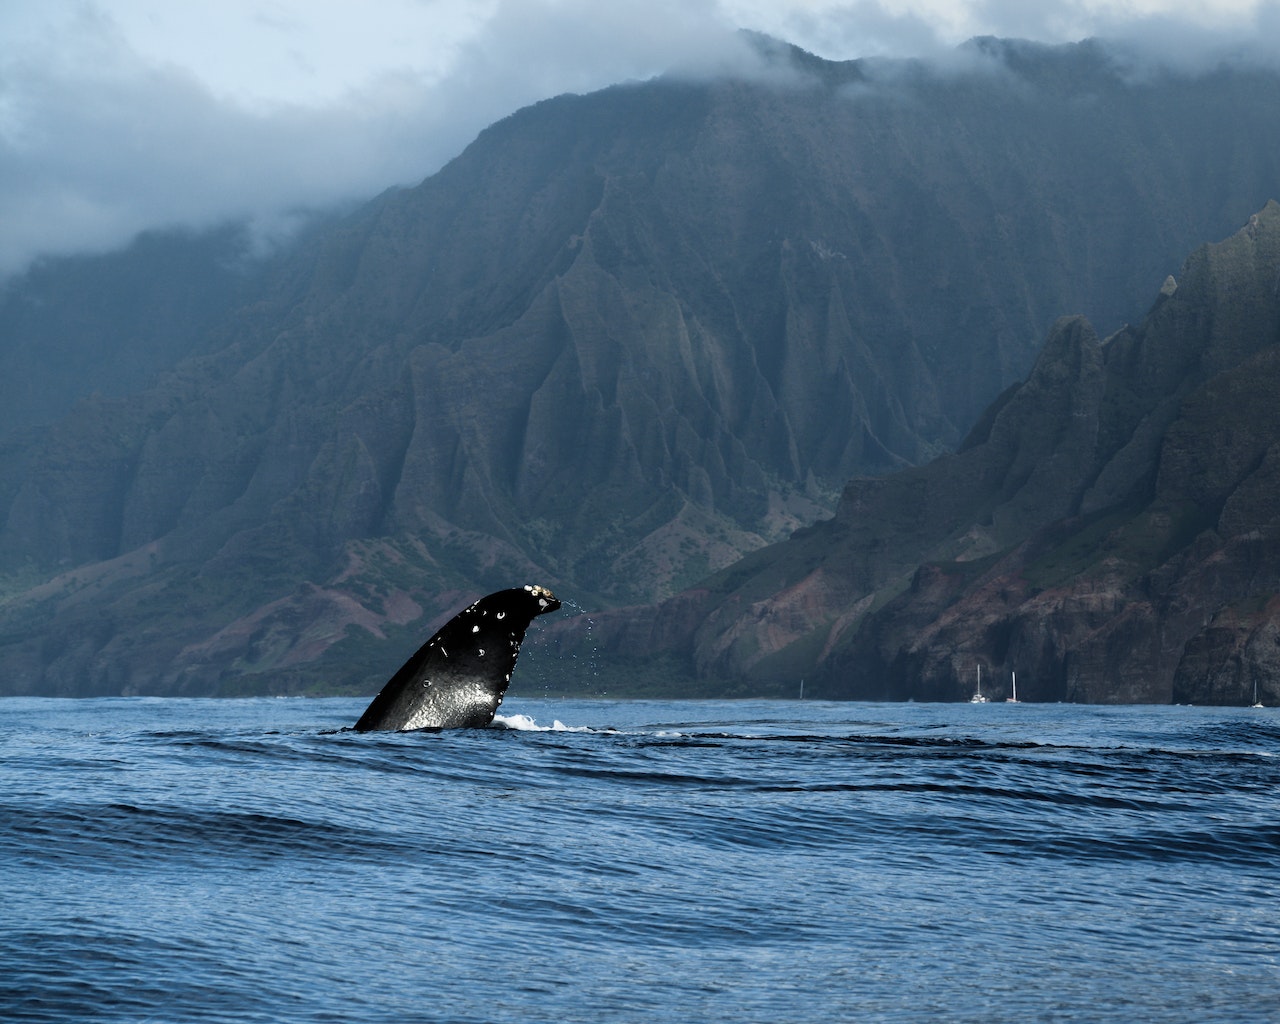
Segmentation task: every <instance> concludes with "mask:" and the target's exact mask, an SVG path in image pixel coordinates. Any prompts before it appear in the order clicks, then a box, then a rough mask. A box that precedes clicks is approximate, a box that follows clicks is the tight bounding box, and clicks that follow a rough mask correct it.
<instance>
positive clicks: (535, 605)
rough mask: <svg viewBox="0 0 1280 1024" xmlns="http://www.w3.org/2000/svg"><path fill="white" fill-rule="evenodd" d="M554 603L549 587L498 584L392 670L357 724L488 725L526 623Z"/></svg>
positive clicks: (370, 727)
mask: <svg viewBox="0 0 1280 1024" xmlns="http://www.w3.org/2000/svg"><path fill="white" fill-rule="evenodd" d="M559 607H560V602H559V601H558V600H557V599H556V597H555V595H554V594H552V593H551V591H549V590H547V589H546V588H545V587H535V586H529V587H523V588H519V589H514V588H513V589H511V590H500V591H498V592H497V593H495V594H490V595H489V596H488V597H485V598H482V599H481V600H479V601H477V602H476V603H475V604H473V605H470V606H469V607H467V608H465V609H463V611H461V612H459V613H458V614H457V615H455V616H454V617H453V618H452V619H450V620H449V622H447V623H446V624H445V625H444V626H443V627H442V628H441V629H440V630H438V631H437V632H436V633H435V635H434V636H432V637H431V639H430V640H428V641H427V642H426V643H425V644H423V645H422V646H421V647H420V648H418V650H417V651H416V652H415V653H414V655H413V657H411V658H410V659H409V660H408V661H406V662H405V663H404V665H402V666H401V668H400V670H399V671H398V672H396V674H395V675H394V676H392V677H391V679H390V680H389V681H388V682H387V684H386V685H385V686H384V687H383V688H382V689H381V690H380V691H379V692H378V695H377V696H376V697H374V699H373V701H372V702H371V703H370V704H369V706H368V708H366V709H365V712H364V714H363V715H361V716H360V719H359V721H357V722H356V724H355V726H354V728H355V730H356V731H357V732H370V731H374V730H404V729H456V728H475V727H484V726H487V725H489V723H490V722H492V721H493V716H494V713H495V712H496V711H497V708H498V705H499V704H501V703H502V697H503V694H505V693H506V690H507V686H508V685H509V683H510V682H511V673H512V670H513V669H514V668H515V663H516V657H517V656H518V655H519V653H520V644H521V642H522V641H523V639H524V634H525V630H526V629H527V628H528V625H529V623H530V622H531V621H532V620H533V618H534V617H535V616H538V615H543V614H546V613H547V612H551V611H555V610H556V609H557V608H559Z"/></svg>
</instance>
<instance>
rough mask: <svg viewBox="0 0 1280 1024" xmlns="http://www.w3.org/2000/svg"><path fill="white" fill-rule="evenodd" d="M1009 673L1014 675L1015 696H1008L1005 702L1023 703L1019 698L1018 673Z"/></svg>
mask: <svg viewBox="0 0 1280 1024" xmlns="http://www.w3.org/2000/svg"><path fill="white" fill-rule="evenodd" d="M1009 675H1011V676H1012V677H1013V696H1012V697H1006V698H1005V699H1004V702H1005V703H1006V704H1021V703H1022V701H1020V700H1018V673H1017V672H1010V673H1009Z"/></svg>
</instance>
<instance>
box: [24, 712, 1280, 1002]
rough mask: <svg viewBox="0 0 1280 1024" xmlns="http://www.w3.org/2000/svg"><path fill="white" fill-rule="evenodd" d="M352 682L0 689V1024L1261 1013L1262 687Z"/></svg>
mask: <svg viewBox="0 0 1280 1024" xmlns="http://www.w3.org/2000/svg"><path fill="white" fill-rule="evenodd" d="M363 704H364V702H363V701H352V700H238V701H195V700H156V699H118V700H89V701H76V702H71V701H52V700H49V701H45V700H28V699H9V700H0V896H2V897H3V907H2V908H0V1020H4V1021H59V1022H62V1021H236V1022H244V1021H271V1022H277V1021H398V1022H409V1021H476V1022H480V1021H486V1022H493V1021H638V1020H644V1021H670V1022H676V1021H679V1022H689V1021H734V1022H743V1021H851V1020H858V1021H920V1020H951V1021H1031V1020H1037V1021H1051V1020H1061V1021H1265V1020H1280V813H1278V812H1280V799H1278V794H1280V711H1277V710H1270V709H1267V710H1253V709H1193V708H1149V707H1148V708H1089V707H1073V706H1040V705H1029V704H1022V705H1004V704H991V705H985V706H971V705H915V704H897V705H894V704H828V703H819V702H803V703H800V702H755V701H748V702H652V701H647V702H617V701H520V700H515V699H512V700H509V701H508V703H507V706H506V709H507V710H509V711H512V712H518V713H519V714H515V715H513V716H512V717H511V718H510V719H508V720H506V723H505V724H506V727H505V728H492V729H488V730H480V731H457V732H445V733H420V734H407V735H388V734H376V733H373V734H363V735H357V734H355V733H350V732H340V731H335V730H339V729H341V727H343V726H346V725H349V724H350V723H351V722H353V721H354V720H355V718H356V716H357V715H358V714H359V713H360V711H361V710H362V708H363ZM557 720H558V722H559V723H563V725H564V726H565V728H561V727H558V723H557Z"/></svg>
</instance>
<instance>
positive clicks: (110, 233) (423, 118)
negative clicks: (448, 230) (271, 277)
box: [0, 0, 1280, 278]
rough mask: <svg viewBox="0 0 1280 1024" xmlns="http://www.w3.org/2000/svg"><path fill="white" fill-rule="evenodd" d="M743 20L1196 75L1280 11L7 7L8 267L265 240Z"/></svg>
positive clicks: (334, 3)
mask: <svg viewBox="0 0 1280 1024" xmlns="http://www.w3.org/2000/svg"><path fill="white" fill-rule="evenodd" d="M740 28H749V29H755V30H758V31H763V32H767V33H769V34H771V35H774V36H777V37H779V38H782V39H785V40H787V41H790V42H794V43H797V44H799V45H801V46H803V47H805V48H806V49H808V50H811V51H812V52H814V53H817V54H820V55H821V56H824V57H828V58H832V59H852V58H855V57H867V56H888V57H901V56H922V57H926V58H927V57H930V56H934V55H942V54H945V53H946V52H947V51H949V50H951V49H953V48H954V47H955V46H957V45H958V44H960V43H962V42H963V41H964V40H966V39H968V38H971V37H972V36H975V35H997V36H1012V37H1018V38H1024V39H1033V40H1038V41H1042V42H1050V43H1061V42H1073V41H1076V40H1079V39H1082V38H1087V37H1090V36H1101V37H1104V38H1112V39H1123V40H1130V41H1133V42H1134V43H1135V45H1138V46H1140V47H1142V48H1143V49H1144V50H1145V52H1148V53H1149V54H1151V55H1153V56H1154V57H1155V58H1157V59H1160V60H1165V61H1169V62H1175V63H1177V62H1183V63H1186V64H1187V65H1188V66H1189V67H1193V68H1194V67H1195V66H1202V65H1204V64H1205V63H1206V62H1208V63H1212V62H1213V61H1216V60H1218V59H1219V58H1220V57H1221V55H1222V54H1223V53H1238V52H1247V53H1248V54H1249V55H1250V59H1258V58H1261V59H1268V60H1269V59H1270V56H1269V55H1268V54H1266V53H1263V52H1262V51H1264V50H1266V49H1267V48H1268V47H1271V46H1273V45H1274V47H1275V50H1276V52H1280V0H1035V2H1029V0H363V2H359V3H357V2H355V0H216V2H215V0H0V278H3V277H5V276H7V275H12V274H14V273H17V272H21V271H22V270H23V269H25V268H26V267H27V266H29V265H30V264H31V263H32V262H33V261H34V260H36V259H39V258H41V257H44V256H58V255H67V254H76V253H85V252H101V251H107V250H110V249H112V248H116V247H119V246H122V245H125V244H127V243H128V241H129V240H130V239H131V238H133V237H134V236H135V235H136V234H137V233H138V232H140V231H143V230H148V229H154V228H170V227H183V228H196V229H199V228H203V227H208V226H212V225H214V224H217V223H221V222H224V221H226V220H229V219H233V218H234V219H245V220H248V221H250V222H251V223H253V224H254V226H255V230H256V233H257V237H258V238H259V239H260V240H261V241H262V242H263V243H264V244H269V243H270V242H271V240H272V239H274V238H279V237H284V236H286V235H287V233H288V231H289V229H290V226H291V225H292V224H295V223H296V222H297V218H298V217H299V215H300V213H301V212H303V211H306V210H311V209H317V208H323V207H326V206H329V205H331V204H334V203H341V202H349V201H358V200H361V199H364V198H368V197H371V196H373V195H376V194H377V193H378V192H381V191H382V190H383V189H385V188H388V187H390V186H394V185H411V184H414V183H416V182H418V181H420V180H422V179H423V178H424V177H426V176H428V175H429V174H431V173H433V172H434V171H436V170H438V169H439V168H440V167H441V166H442V165H443V164H444V163H445V162H446V161H448V160H449V159H450V158H451V157H453V156H455V155H456V154H457V153H459V152H461V150H462V149H463V148H464V147H465V146H466V144H467V143H468V142H470V141H471V139H473V138H474V137H475V135H476V134H477V133H478V132H479V131H480V130H481V129H482V128H484V127H485V126H486V125H488V124H490V123H492V122H493V121H495V120H498V119H499V118H501V117H504V116H506V115H507V114H509V113H512V112H513V111H515V110H517V109H519V108H520V107H522V106H525V105H527V104H529V103H533V102H536V101H537V100H540V99H545V98H547V97H549V96H554V95H557V94H560V93H564V92H586V91H590V90H593V89H598V88H603V87H604V86H607V85H610V84H613V83H615V82H621V81H632V80H637V79H645V78H649V77H652V76H653V75H656V74H661V73H663V72H668V71H676V72H679V73H684V74H709V73H714V72H716V71H718V70H723V69H726V68H733V69H737V70H740V71H744V70H749V67H748V65H749V62H750V60H751V58H750V56H749V54H748V52H747V51H746V49H745V48H744V46H743V45H742V41H741V38H740V36H739V35H738V34H737V33H736V30H737V29H740ZM1270 40H1275V41H1276V42H1275V43H1274V44H1272V43H1271V42H1269V41H1270ZM1262 41H1268V42H1262Z"/></svg>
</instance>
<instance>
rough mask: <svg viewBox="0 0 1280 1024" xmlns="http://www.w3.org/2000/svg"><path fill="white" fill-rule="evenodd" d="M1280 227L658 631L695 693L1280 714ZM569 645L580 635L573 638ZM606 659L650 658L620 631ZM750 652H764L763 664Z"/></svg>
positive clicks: (1060, 364)
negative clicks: (714, 683) (1013, 688)
mask: <svg viewBox="0 0 1280 1024" xmlns="http://www.w3.org/2000/svg"><path fill="white" fill-rule="evenodd" d="M1277 394H1280V205H1277V204H1276V203H1274V202H1273V203H1270V204H1268V206H1267V207H1266V208H1265V209H1264V210H1263V211H1261V213H1259V214H1258V215H1256V216H1255V217H1253V218H1252V219H1251V220H1250V222H1249V224H1248V225H1247V226H1246V227H1245V228H1244V229H1243V230H1241V231H1240V232H1239V233H1238V234H1236V235H1235V236H1233V237H1232V238H1230V239H1228V240H1227V241H1225V242H1223V243H1221V244H1219V245H1210V246H1206V247H1204V248H1203V249H1201V250H1198V251H1197V252H1196V253H1195V254H1194V255H1193V256H1192V257H1191V258H1190V259H1188V261H1187V263H1186V265H1185V266H1184V268H1183V271H1182V273H1181V275H1180V276H1179V277H1178V280H1177V283H1176V288H1175V287H1166V288H1165V289H1164V290H1163V291H1162V292H1161V294H1160V296H1159V297H1158V299H1157V301H1156V303H1155V305H1154V307H1153V308H1152V310H1151V312H1150V313H1149V315H1148V316H1147V317H1146V319H1145V320H1144V322H1143V323H1142V325H1141V326H1140V327H1138V328H1134V329H1130V328H1126V329H1125V330H1123V331H1122V332H1120V333H1119V334H1117V335H1115V336H1113V337H1112V338H1111V339H1109V340H1108V341H1107V342H1105V343H1099V341H1098V339H1097V336H1096V335H1095V334H1094V332H1093V331H1092V329H1091V328H1090V327H1089V325H1088V324H1087V323H1085V322H1084V321H1083V320H1081V319H1078V318H1077V319H1071V320H1064V321H1061V322H1060V323H1059V324H1058V325H1057V326H1056V327H1055V328H1054V330H1053V331H1052V332H1051V334H1050V336H1049V338H1048V340H1047V341H1046V344H1045V347H1044V350H1043V351H1042V353H1041V355H1040V358H1039V360H1038V361H1037V363H1036V366H1035V368H1034V369H1033V371H1032V373H1031V374H1030V376H1029V377H1028V378H1027V380H1026V382H1025V383H1024V384H1022V385H1021V386H1019V387H1017V388H1015V389H1012V390H1011V391H1010V392H1008V393H1006V394H1005V395H1003V396H1002V397H1001V398H1000V399H999V400H998V401H997V402H996V403H995V404H994V405H993V406H992V408H991V409H990V410H989V411H988V413H987V414H986V415H985V416H984V417H983V419H982V420H981V421H980V422H979V424H978V426H977V427H976V428H975V430H974V433H973V434H972V435H971V436H970V438H969V440H968V441H967V442H966V444H965V445H964V446H963V447H962V449H961V450H960V451H958V452H957V453H956V454H954V455H948V456H944V457H943V458H941V459H938V460H936V461H935V462H933V463H930V464H929V465H927V466H924V467H920V468H917V469H911V470H908V471H905V472H902V473H898V474H894V475H891V476H889V477H886V478H882V479H877V480H855V481H853V482H851V483H850V484H849V486H848V487H847V488H846V490H845V493H844V495H843V497H842V499H841V502H840V506H839V508H838V509H837V512H836V514H835V516H834V517H833V518H832V519H831V520H829V521H827V522H824V523H821V524H818V525H816V526H814V527H812V528H810V529H808V530H805V531H801V532H800V533H799V534H798V535H797V536H796V537H795V538H793V539H792V540H789V541H786V542H784V543H782V544H778V545H773V546H771V547H769V548H766V549H764V550H762V551H760V552H756V553H755V554H754V555H752V556H750V557H749V558H748V559H745V560H744V561H743V562H742V563H740V564H739V565H737V566H734V567H733V568H732V569H730V570H728V571H726V572H725V573H722V574H720V575H719V576H716V577H712V578H711V579H709V580H708V581H707V582H706V583H705V584H704V585H703V586H702V587H701V588H700V589H699V590H698V591H697V597H696V609H697V615H698V617H697V618H696V620H695V619H686V620H685V621H686V629H685V631H684V633H683V634H680V632H679V631H678V630H676V629H675V628H674V627H673V625H672V623H673V622H675V621H678V620H680V619H681V617H682V616H686V615H688V613H689V610H690V601H691V600H692V598H690V597H689V596H686V597H684V598H682V599H681V603H679V604H676V603H674V602H673V603H671V604H670V605H666V606H663V605H660V606H658V607H657V608H656V609H654V610H653V611H651V612H650V613H649V617H650V618H651V619H652V620H653V621H655V622H658V623H664V622H666V620H671V621H670V622H667V624H666V625H664V626H662V627H661V629H660V630H659V632H661V633H662V634H663V635H668V636H671V635H674V636H676V637H678V642H677V643H676V645H675V649H677V650H681V651H683V652H687V661H686V662H685V663H684V664H685V665H686V666H687V671H688V672H689V673H690V674H696V675H699V676H701V677H703V678H704V679H708V678H709V679H721V680H725V681H731V680H735V679H737V680H741V679H749V680H753V681H754V682H755V683H756V684H758V685H762V686H765V685H772V686H775V687H777V688H779V689H780V690H781V691H782V692H792V691H793V684H794V682H795V680H797V679H798V678H800V677H801V676H803V677H805V678H806V679H807V680H808V687H807V691H806V692H809V693H811V694H815V695H824V696H831V697H847V698H863V699H877V698H886V699H899V700H901V699H917V700H958V699H965V698H967V697H968V696H969V694H971V693H972V691H973V687H974V679H975V676H976V673H977V668H978V666H982V668H983V671H984V678H985V679H986V680H987V683H986V685H985V686H984V691H985V692H987V693H988V694H989V695H990V696H993V697H1003V696H1006V695H1007V694H1008V692H1009V689H1010V679H1011V673H1013V672H1016V673H1017V678H1018V691H1019V697H1020V698H1022V699H1024V700H1043V701H1048V700H1053V701H1061V700H1065V701H1088V702H1103V703H1105V702H1155V703H1165V702H1169V701H1178V702H1203V703H1244V702H1246V701H1251V700H1252V698H1253V692H1254V684H1255V682H1256V683H1257V685H1258V688H1259V693H1260V695H1261V696H1262V698H1263V699H1264V700H1270V701H1275V700H1280V645H1277V637H1280V619H1278V618H1277V615H1278V614H1280V600H1278V599H1277V595H1280V403H1277V402H1276V398H1275V396H1276V395H1277ZM561 628H562V629H563V630H565V631H566V633H568V632H569V630H570V627H569V626H568V624H566V625H565V626H563V627H561ZM595 636H596V642H597V643H598V644H600V645H601V646H602V648H603V649H604V650H605V651H606V652H608V651H616V652H618V653H619V654H621V655H623V656H625V657H636V656H639V655H640V654H641V652H640V651H639V650H638V649H637V648H636V647H635V646H633V645H632V644H630V643H629V640H628V638H627V637H625V636H622V635H615V634H613V633H612V632H611V631H610V629H609V625H608V620H605V622H604V623H603V626H601V624H599V623H598V624H597V630H596V635H595ZM744 638H749V640H750V642H744Z"/></svg>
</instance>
